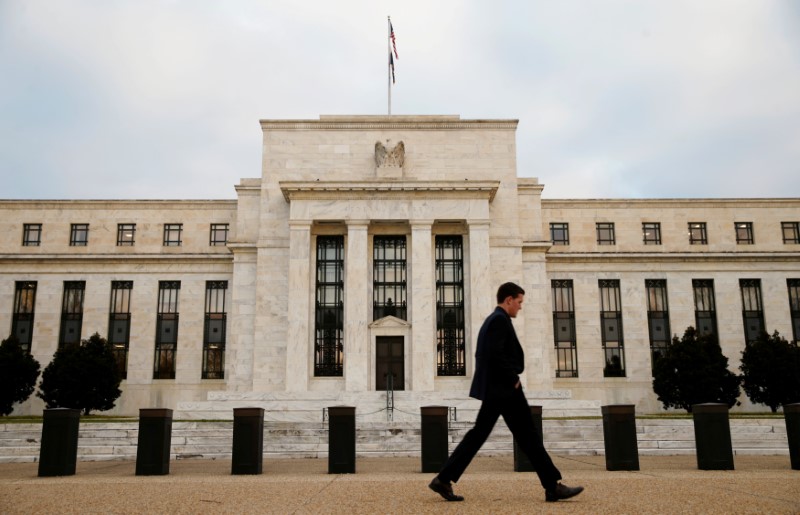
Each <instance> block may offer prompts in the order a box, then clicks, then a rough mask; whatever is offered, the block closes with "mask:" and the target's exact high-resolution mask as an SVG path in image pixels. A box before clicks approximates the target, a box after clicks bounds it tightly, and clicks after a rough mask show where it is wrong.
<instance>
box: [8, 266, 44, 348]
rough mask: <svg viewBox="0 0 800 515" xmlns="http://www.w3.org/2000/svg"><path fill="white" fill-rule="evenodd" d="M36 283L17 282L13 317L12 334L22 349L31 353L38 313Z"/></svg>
mask: <svg viewBox="0 0 800 515" xmlns="http://www.w3.org/2000/svg"><path fill="white" fill-rule="evenodd" d="M37 288H38V283H37V282H36V281H16V283H15V284H14V313H13V314H12V315H11V334H12V335H14V336H16V337H17V341H19V344H20V346H21V347H22V349H23V350H24V351H25V352H27V353H28V354H30V353H31V346H32V344H33V322H34V315H35V312H36V289H37Z"/></svg>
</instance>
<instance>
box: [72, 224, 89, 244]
mask: <svg viewBox="0 0 800 515" xmlns="http://www.w3.org/2000/svg"><path fill="white" fill-rule="evenodd" d="M70 227H71V229H70V233H69V244H70V246H71V247H85V246H86V245H88V244H89V224H72V225H71V226H70Z"/></svg>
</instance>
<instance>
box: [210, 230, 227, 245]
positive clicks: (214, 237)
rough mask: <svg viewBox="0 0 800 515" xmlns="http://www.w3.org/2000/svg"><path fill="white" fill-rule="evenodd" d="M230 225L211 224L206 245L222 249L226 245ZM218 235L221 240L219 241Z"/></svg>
mask: <svg viewBox="0 0 800 515" xmlns="http://www.w3.org/2000/svg"><path fill="white" fill-rule="evenodd" d="M229 231H230V224H211V227H210V229H209V233H210V234H209V236H208V245H209V246H211V247H224V246H225V245H227V244H228V232H229ZM220 235H222V238H221V239H220Z"/></svg>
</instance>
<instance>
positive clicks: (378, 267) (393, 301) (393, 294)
mask: <svg viewBox="0 0 800 515" xmlns="http://www.w3.org/2000/svg"><path fill="white" fill-rule="evenodd" d="M372 277H373V283H372V319H373V320H378V319H380V318H383V317H385V316H389V315H391V316H395V317H397V318H399V319H401V320H408V318H407V310H406V237H405V236H375V238H374V239H373V241H372Z"/></svg>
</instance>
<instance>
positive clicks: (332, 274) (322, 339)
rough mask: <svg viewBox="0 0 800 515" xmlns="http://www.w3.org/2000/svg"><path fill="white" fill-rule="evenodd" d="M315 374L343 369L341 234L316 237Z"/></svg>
mask: <svg viewBox="0 0 800 515" xmlns="http://www.w3.org/2000/svg"><path fill="white" fill-rule="evenodd" d="M314 310H315V322H314V332H315V336H314V375H315V376H318V377H319V376H334V377H336V376H341V375H342V373H343V371H344V236H317V278H316V305H315V308H314Z"/></svg>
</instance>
